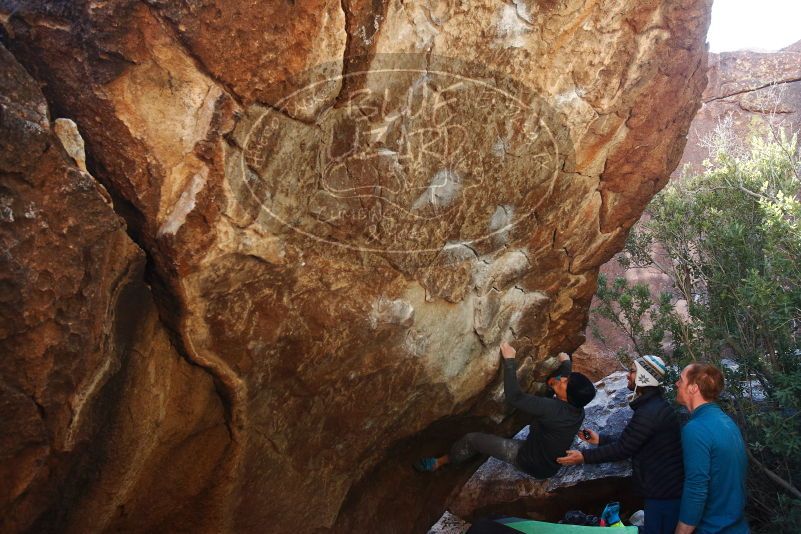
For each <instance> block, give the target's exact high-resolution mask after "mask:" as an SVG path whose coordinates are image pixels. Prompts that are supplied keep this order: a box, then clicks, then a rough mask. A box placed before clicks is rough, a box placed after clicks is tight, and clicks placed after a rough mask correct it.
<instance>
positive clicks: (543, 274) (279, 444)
mask: <svg viewBox="0 0 801 534" xmlns="http://www.w3.org/2000/svg"><path fill="white" fill-rule="evenodd" d="M710 3H711V2H710V1H709V0H682V1H679V2H676V1H670V2H668V1H657V0H650V1H647V2H641V1H640V2H633V1H625V0H617V1H605V2H598V1H591V2H586V1H579V0H568V1H565V2H549V1H539V0H537V1H533V0H532V1H529V2H523V1H518V2H513V3H509V4H506V3H500V4H499V3H492V2H483V1H476V2H470V3H464V2H452V1H442V2H435V3H433V4H432V3H430V2H411V3H409V2H398V1H394V0H387V1H381V2H372V3H366V2H360V1H357V0H352V1H345V2H323V1H311V2H309V1H305V0H303V1H298V2H291V3H286V4H281V5H279V4H274V5H270V6H266V7H265V6H263V5H258V4H253V3H252V2H244V1H239V0H232V1H227V2H224V3H223V2H211V1H208V0H191V1H187V2H182V3H180V4H179V3H177V2H167V1H161V0H148V1H145V2H134V1H133V0H115V1H111V2H104V3H97V2H87V1H78V2H72V3H69V4H63V3H56V2H45V1H33V2H25V3H19V2H16V1H11V0H2V1H0V14H2V21H3V28H4V34H3V35H4V39H3V41H4V42H5V43H6V44H7V45H8V47H9V48H10V50H11V51H12V52H13V53H14V55H15V56H16V57H17V58H18V59H19V60H20V61H21V62H22V63H23V64H24V65H25V66H26V68H28V70H29V71H30V72H31V73H32V74H33V75H34V76H35V77H36V78H37V79H38V80H40V81H41V82H42V83H43V84H44V86H43V87H44V91H45V94H46V96H47V98H48V101H49V102H50V104H51V106H53V109H55V110H57V111H58V113H59V114H62V115H65V116H68V117H69V118H70V119H72V120H73V121H74V122H75V124H77V128H78V130H79V131H80V132H81V134H82V136H83V139H84V142H85V150H86V162H87V167H88V168H89V169H90V170H91V172H92V173H93V174H94V175H95V176H96V177H97V178H98V180H99V181H100V182H101V183H102V184H103V185H104V186H105V187H106V189H107V190H108V191H109V194H110V196H111V198H112V199H113V200H114V207H115V209H116V210H117V212H118V213H120V214H121V215H123V216H124V217H125V219H126V222H127V224H128V227H129V231H130V233H131V235H132V236H133V237H134V239H135V240H136V241H137V243H138V245H140V246H141V247H142V248H143V249H144V250H145V251H146V252H147V258H148V260H149V263H148V276H149V280H150V281H151V283H152V285H153V287H154V292H155V301H156V304H157V308H158V313H159V317H160V318H161V320H162V321H163V325H164V328H166V329H167V331H169V332H170V333H171V340H172V341H173V343H174V344H175V353H177V354H178V355H180V357H181V358H182V360H181V361H175V362H174V365H175V366H179V367H180V366H181V365H183V366H187V368H188V369H190V370H191V371H192V373H195V374H199V375H200V376H201V377H202V380H201V379H200V378H197V379H196V382H197V384H198V386H197V387H198V388H199V389H200V390H203V391H205V393H203V395H201V394H200V393H196V392H195V390H194V389H190V390H189V391H184V392H183V393H180V388H178V390H179V392H176V393H174V394H176V395H188V394H189V393H190V392H192V393H193V394H197V395H198V396H199V397H198V398H197V399H191V400H190V399H187V404H183V403H182V404H181V405H182V406H184V407H185V409H186V410H188V412H189V413H187V414H184V415H185V416H186V417H188V418H190V420H191V421H193V423H192V424H194V425H196V426H197V425H199V426H200V427H202V428H207V429H209V428H217V427H214V426H213V424H212V422H213V421H218V420H219V417H220V413H219V410H220V409H222V410H223V413H222V417H223V418H224V420H225V423H226V425H227V426H226V429H227V432H228V434H227V436H226V437H227V438H229V439H230V442H227V444H226V445H225V446H222V445H219V444H222V443H223V440H222V438H219V439H218V438H217V437H215V438H214V439H211V438H209V440H208V441H209V443H210V445H209V447H208V448H207V449H203V448H201V449H198V450H194V449H193V450H178V449H176V445H163V446H162V447H161V448H160V449H158V451H157V452H158V454H159V455H160V456H159V458H162V459H164V460H165V461H166V459H168V458H173V457H175V456H176V455H185V457H186V458H187V461H191V460H194V461H195V463H196V465H197V467H198V470H199V472H198V473H197V474H195V473H192V474H191V476H190V473H188V472H185V473H184V475H185V476H186V477H190V478H191V479H192V482H193V484H194V486H192V487H193V488H195V489H196V490H197V491H196V492H195V493H193V495H194V497H192V498H187V499H186V500H185V501H184V502H183V508H182V510H186V511H187V513H191V511H197V512H198V517H201V516H203V514H206V515H208V517H207V518H206V521H205V522H204V525H205V527H204V528H206V529H208V530H209V531H215V532H226V531H228V532H260V531H263V530H264V528H265V525H269V528H270V530H271V531H272V532H301V531H311V530H314V529H333V530H339V531H358V530H360V529H362V530H364V529H369V528H375V524H376V523H375V521H378V520H381V517H380V516H381V510H389V508H388V507H387V506H380V505H379V506H377V507H373V506H368V503H379V504H380V503H388V502H390V501H391V500H392V496H393V495H394V494H396V493H397V487H396V485H395V483H387V482H386V481H387V480H392V476H391V474H392V473H393V470H395V471H397V472H401V471H403V472H406V471H407V470H408V468H407V467H406V464H405V462H403V465H401V462H399V458H398V457H397V454H400V453H399V452H398V451H400V450H405V451H406V454H409V455H414V454H417V453H418V452H419V451H420V450H421V444H420V443H417V442H416V441H415V436H416V435H418V433H420V432H422V431H425V432H428V433H429V434H425V435H433V434H437V433H440V434H442V435H443V436H444V435H446V434H447V436H446V437H447V438H452V437H456V432H457V430H456V427H455V426H453V425H452V424H451V423H452V422H453V421H454V419H449V420H448V421H450V422H451V423H445V422H443V421H444V420H445V419H446V418H450V417H452V416H454V415H457V414H459V415H461V416H464V417H466V418H468V417H469V418H471V419H465V421H468V420H470V421H477V420H479V419H480V418H482V417H486V416H498V415H499V410H500V405H499V403H498V400H499V396H498V392H499V386H500V384H499V377H498V368H499V361H498V350H497V347H498V344H499V343H500V342H501V341H502V340H504V339H513V338H514V339H516V340H517V345H518V348H519V357H520V358H521V360H524V363H525V366H523V367H522V368H523V369H529V370H534V371H535V373H536V371H537V370H538V369H539V368H540V367H539V366H540V364H541V362H542V361H543V360H544V359H545V358H546V357H548V356H549V355H551V354H552V353H554V352H556V351H558V350H563V349H568V350H569V349H572V348H575V347H576V346H578V345H579V344H580V342H581V340H582V337H581V335H580V334H579V333H578V332H579V331H580V329H581V327H582V325H583V323H584V321H585V319H586V314H587V307H588V304H589V302H590V299H591V297H592V294H593V292H594V290H595V281H596V275H597V269H598V266H599V265H601V264H602V263H603V262H604V261H606V260H607V259H609V258H610V257H611V256H612V254H614V253H615V252H616V251H617V250H618V249H619V248H620V246H621V244H622V242H623V239H624V238H625V235H626V232H627V231H628V228H629V227H630V226H631V224H633V222H634V221H635V220H636V219H637V218H638V216H639V214H640V212H641V210H642V208H643V206H644V205H645V203H646V202H647V201H648V199H649V198H650V197H651V196H652V195H653V194H654V193H655V192H656V191H658V190H659V188H660V187H662V185H663V184H664V183H665V181H666V180H667V178H668V176H669V175H670V173H671V172H672V171H673V169H674V167H675V165H676V163H677V161H678V159H679V157H680V155H681V151H682V148H683V146H684V138H685V135H686V131H687V127H688V125H689V122H690V120H691V118H692V117H693V115H694V113H695V111H696V108H697V104H698V99H699V97H700V94H701V91H702V90H703V87H704V84H705V72H706V54H705V51H704V45H703V42H704V36H705V33H706V28H707V25H708V11H709V7H710ZM66 130H67V133H69V128H66ZM68 144H69V145H70V147H74V143H68ZM70 150H72V148H70ZM76 164H79V163H76ZM77 220H78V219H77V218H76V221H77ZM123 257H124V255H123V254H121V253H118V254H116V255H114V256H113V259H114V261H118V262H119V261H121V259H122V258H123ZM97 267H100V266H99V265H97ZM102 270H103V272H104V273H105V274H106V275H107V271H109V272H110V271H111V270H112V269H111V267H105V268H103V269H102ZM107 293H108V291H106V292H105V293H104V294H107ZM98 309H103V310H106V309H108V306H105V307H102V308H98ZM96 319H97V320H98V321H101V322H102V324H106V322H105V319H104V317H103V316H97V317H96ZM151 326H152V328H155V329H159V328H161V325H159V324H156V323H154V324H152V325H151ZM135 339H137V340H139V338H135ZM153 339H158V338H157V337H154V338H153ZM140 341H141V340H140ZM150 341H151V339H150V338H149V339H148V342H150ZM164 342H165V343H166V339H164ZM168 352H169V351H168ZM150 353H151V354H154V357H155V353H153V352H150ZM163 358H165V359H168V358H167V357H166V356H164V357H163ZM164 362H165V360H162V359H156V360H154V363H153V365H167V364H166V363H164ZM81 365H87V366H88V367H90V368H93V369H94V368H95V366H94V365H93V364H92V365H90V364H89V363H82V364H81ZM170 365H173V364H170ZM187 372H188V371H187ZM176 373H177V371H170V372H169V373H166V374H167V376H174V375H175V374H176ZM163 375H164V373H158V374H157V375H156V377H157V378H159V379H162V380H167V378H165V377H164V376H163ZM210 382H213V385H214V392H215V393H216V395H217V397H215V398H214V400H213V401H212V400H211V399H209V398H207V397H206V396H205V395H206V394H207V393H208V392H207V391H206V390H204V387H205V386H203V385H202V384H209V383H210ZM153 387H156V388H157V389H158V388H159V387H166V385H162V386H153ZM134 390H136V388H134ZM170 391H171V392H172V391H173V390H172V389H171V390H170ZM131 395H133V390H132V392H131ZM121 402H122V401H121ZM130 402H134V400H133V399H131V400H130ZM135 402H141V403H142V404H141V410H142V411H145V412H148V413H150V412H153V411H155V412H158V411H159V409H157V405H156V404H155V403H153V404H148V403H147V401H146V399H142V398H139V400H137V401H135ZM158 406H163V405H158ZM167 417H168V418H169V417H171V416H169V415H168V416H167ZM171 420H172V419H171ZM449 424H451V426H448V425H449ZM136 428H137V429H136V430H132V429H131V428H128V427H124V426H123V427H119V430H118V431H117V432H118V433H120V434H122V435H128V434H126V433H127V432H133V433H134V434H135V433H136V432H137V431H138V429H139V427H136ZM445 428H448V429H450V430H447V431H444V430H443V431H440V430H439V429H445ZM460 430H463V429H460ZM117 432H115V435H116V433H117ZM209 432H211V430H209ZM180 442H181V441H180V439H178V438H176V442H175V443H180ZM218 445H219V446H218ZM153 450H154V453H153V454H156V452H155V451H156V449H153ZM160 468H161V464H159V463H157V462H155V460H154V461H153V463H151V464H149V465H147V466H145V465H143V464H140V471H139V473H140V478H139V479H138V480H140V481H141V482H140V485H139V486H136V487H134V485H133V484H130V485H126V489H125V495H126V496H127V497H126V498H128V499H130V500H131V502H134V503H138V505H139V506H145V505H146V500H147V499H148V498H152V495H150V494H149V493H148V492H149V491H150V490H151V488H153V487H156V486H153V484H167V483H168V482H167V481H165V480H163V479H161V478H159V476H158V474H159V471H158V469H160ZM212 470H215V471H214V472H215V473H216V475H215V476H216V483H217V485H216V486H214V491H211V490H209V491H206V490H203V491H201V490H200V489H199V488H201V487H204V486H203V483H204V481H206V480H207V478H204V477H205V476H206V474H207V473H209V472H211V471H212ZM179 471H180V469H179ZM195 475H197V476H195ZM368 475H369V476H368ZM148 477H149V478H148ZM173 480H174V481H175V484H178V485H181V487H184V486H183V485H184V481H183V480H182V479H181V478H180V477H177V478H175V479H173ZM372 480H375V481H377V482H375V483H372V482H371V481H372ZM146 481H149V482H146ZM108 484H109V485H112V484H111V482H110V480H109V481H108ZM148 484H150V485H148ZM417 484H423V485H425V486H426V487H428V486H431V487H434V486H436V485H437V481H436V480H431V479H429V480H428V481H426V482H417ZM109 487H110V486H109ZM159 487H163V486H159ZM98 491H100V490H98ZM187 491H188V490H187ZM409 493H411V495H410V496H409V497H407V499H409V501H407V502H409V503H410V504H411V506H410V509H411V510H418V509H422V507H418V506H416V504H419V502H420V501H422V500H423V499H424V495H426V493H425V491H423V492H419V493H415V492H409ZM89 494H90V493H87V495H89ZM211 497H214V504H213V505H209V504H208V502H207V499H210V498H211ZM415 498H417V499H418V501H417V502H415V501H414V499H415ZM94 502H96V501H95V500H94V499H89V500H85V501H81V506H86V507H88V509H89V510H93V508H92V506H93V504H92V503H94ZM127 504H128V501H127V500H125V499H122V500H121V501H119V502H118V503H117V507H118V509H120V507H122V508H124V512H123V511H118V512H116V513H115V514H111V512H110V511H109V510H110V508H109V509H106V510H105V511H104V513H105V514H106V515H104V516H103V517H104V518H106V523H105V524H106V525H107V528H108V529H117V528H127V526H128V525H129V524H128V523H126V521H133V519H132V516H131V514H133V513H134V512H128V508H127ZM368 509H369V511H368ZM75 510H76V511H75V514H74V515H71V516H69V517H66V518H62V521H63V524H65V525H68V527H69V528H73V529H79V528H80V527H81V526H82V524H81V523H80V520H79V519H77V514H78V512H79V511H80V509H79V508H75ZM201 511H202V512H203V514H201V513H200V512H201ZM310 511H313V513H310ZM426 514H428V511H426V512H425V513H424V512H420V513H419V514H418V515H417V516H415V514H414V513H412V514H411V515H410V516H405V517H399V518H398V517H396V518H395V521H396V523H397V524H395V525H393V526H392V527H391V528H394V529H396V530H398V531H403V530H409V531H411V530H414V529H415V528H417V530H418V531H419V530H420V526H421V525H425V526H426V527H427V526H428V525H429V524H430V523H431V522H433V520H434V519H436V517H437V516H438V515H433V516H431V515H426ZM384 515H385V516H395V515H396V514H394V513H389V512H385V513H384ZM82 517H89V516H86V515H85V514H84V515H83V516H82ZM165 521H166V519H165ZM382 524H383V525H385V526H386V525H389V523H386V522H382ZM164 525H168V523H164ZM386 528H390V527H388V526H387V527H386Z"/></svg>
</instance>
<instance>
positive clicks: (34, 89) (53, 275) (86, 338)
mask: <svg viewBox="0 0 801 534" xmlns="http://www.w3.org/2000/svg"><path fill="white" fill-rule="evenodd" d="M0 73H1V74H0V106H2V108H0V109H2V114H1V115H0V204H1V205H2V208H0V209H2V212H1V214H2V215H1V219H0V243H2V256H1V257H0V287H2V292H0V295H1V298H2V300H0V317H1V318H2V320H0V324H2V327H0V354H2V358H0V419H2V421H3V424H2V425H1V426H0V455H1V456H0V475H2V476H0V518H1V519H0V530H2V531H3V532H22V531H31V532H46V531H50V530H58V531H65V530H66V531H70V532H89V531H101V530H105V529H106V528H109V526H110V525H112V524H113V525H115V526H116V527H118V528H123V529H125V528H131V527H135V528H137V529H141V530H142V531H145V530H151V531H152V530H153V529H158V528H163V529H174V528H176V527H178V526H183V527H189V526H191V525H193V524H195V521H199V524H202V523H203V521H204V520H205V519H207V518H208V517H209V516H210V515H212V514H211V512H210V513H208V514H203V513H202V509H200V508H198V509H196V510H192V511H191V512H190V511H188V510H187V511H183V512H182V511H181V504H182V503H183V502H184V501H185V500H186V499H189V498H190V495H191V496H192V497H191V498H192V499H194V500H197V499H198V496H199V495H200V494H202V492H204V491H206V492H209V497H211V496H212V494H213V492H214V488H215V487H216V486H217V485H218V480H217V479H216V478H215V476H213V472H214V470H215V469H216V468H217V467H218V466H219V465H221V463H222V460H223V458H224V453H225V450H226V448H227V447H228V445H229V436H228V432H227V428H226V425H225V420H224V418H223V410H222V406H221V404H222V403H221V401H220V399H219V396H218V395H217V394H216V392H215V390H214V385H213V382H212V380H211V377H210V376H209V375H208V374H206V373H204V372H202V371H201V370H199V369H197V368H195V367H192V366H190V365H189V364H188V363H187V362H186V360H185V359H184V358H182V357H180V356H179V355H178V354H177V353H176V352H175V350H174V349H173V348H172V345H171V343H170V340H169V338H168V336H167V333H166V332H165V330H164V328H163V327H162V326H161V324H160V322H159V319H158V314H157V311H156V308H155V306H154V304H153V300H152V297H151V296H150V293H149V290H148V288H147V286H145V284H144V282H143V280H142V270H143V267H144V254H143V253H142V251H141V250H140V249H139V248H138V247H137V246H136V245H135V244H134V243H133V242H132V241H131V240H130V238H129V237H128V235H127V234H126V232H125V225H124V222H123V221H122V219H120V218H119V217H118V216H117V215H116V214H115V213H114V211H113V209H112V206H111V200H110V198H109V195H108V193H107V192H106V191H105V189H104V188H103V187H102V186H100V185H99V184H98V183H97V182H96V181H95V179H94V178H93V177H92V176H91V175H90V174H89V173H87V172H86V170H85V168H82V167H80V166H79V164H80V162H82V161H83V152H82V150H80V146H81V144H82V140H81V138H80V136H79V135H78V132H77V130H76V129H75V128H74V123H73V124H72V125H71V126H70V123H69V121H65V120H61V119H60V120H59V121H56V124H54V123H53V122H51V121H50V118H49V114H48V108H47V103H46V101H45V99H44V96H43V95H42V93H41V91H40V89H39V87H38V85H37V84H36V83H35V82H34V81H33V79H32V78H30V77H29V76H28V74H27V73H26V72H25V71H24V70H23V68H22V67H21V66H20V65H19V64H18V63H17V62H16V61H15V60H14V58H13V57H12V56H11V54H9V52H8V51H7V50H6V49H5V48H2V47H0ZM57 133H58V134H59V137H57V135H56V134H57ZM60 138H61V139H68V140H71V141H72V142H67V143H66V144H64V145H62V142H61V141H60ZM198 460H200V461H198ZM203 500H205V499H204V498H203V497H200V500H198V503H199V502H201V501H203ZM209 504H211V503H209ZM187 512H190V513H187ZM199 513H200V515H198V514H199Z"/></svg>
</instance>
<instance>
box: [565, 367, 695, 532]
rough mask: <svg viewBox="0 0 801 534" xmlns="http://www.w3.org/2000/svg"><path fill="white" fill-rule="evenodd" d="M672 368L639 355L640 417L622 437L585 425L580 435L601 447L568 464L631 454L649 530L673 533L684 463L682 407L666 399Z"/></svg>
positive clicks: (635, 372)
mask: <svg viewBox="0 0 801 534" xmlns="http://www.w3.org/2000/svg"><path fill="white" fill-rule="evenodd" d="M666 371H667V367H666V366H665V362H664V361H663V360H662V358H660V357H659V356H654V355H651V354H647V355H645V356H641V357H639V358H636V359H635V360H634V362H633V363H632V365H631V367H630V368H629V373H628V384H627V386H628V389H629V390H631V391H633V392H634V393H633V395H632V399H631V401H630V406H631V408H632V410H634V415H633V416H632V418H631V420H630V421H629V423H628V425H626V428H625V429H623V433H622V434H620V437H618V438H613V437H612V436H605V435H603V434H598V433H597V432H595V431H593V430H590V429H586V428H585V429H582V430H581V431H580V432H579V434H578V436H579V438H580V439H581V440H582V441H586V442H588V443H590V444H593V445H600V446H599V447H597V448H591V449H583V450H569V451H566V455H565V456H564V457H562V458H558V459H557V460H556V461H557V462H559V463H560V464H562V465H576V464H581V463H587V464H599V463H606V462H616V461H618V460H625V459H627V458H631V460H632V469H633V478H634V481H635V484H636V485H637V486H638V489H639V491H640V492H641V493H642V495H643V497H645V529H644V532H645V534H673V531H674V530H675V528H676V525H677V523H678V520H679V506H680V503H681V491H682V485H683V483H684V462H683V458H682V449H681V427H680V424H679V418H678V416H677V414H676V411H675V410H674V409H673V408H672V407H671V406H670V405H669V404H668V402H667V401H666V400H665V399H664V397H663V390H662V387H661V386H662V384H663V382H664V380H665V374H666Z"/></svg>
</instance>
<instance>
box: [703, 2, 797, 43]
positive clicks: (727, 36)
mask: <svg viewBox="0 0 801 534" xmlns="http://www.w3.org/2000/svg"><path fill="white" fill-rule="evenodd" d="M707 41H708V42H709V51H710V52H730V51H734V50H759V51H766V52H767V51H775V50H779V49H780V48H784V47H785V46H788V45H791V44H793V43H795V42H797V41H801V0H714V3H713V4H712V25H711V26H710V27H709V33H708V34H707Z"/></svg>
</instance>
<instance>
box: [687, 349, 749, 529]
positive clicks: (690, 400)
mask: <svg viewBox="0 0 801 534" xmlns="http://www.w3.org/2000/svg"><path fill="white" fill-rule="evenodd" d="M723 387H724V381H723V373H721V372H720V370H719V369H718V368H717V367H715V366H713V365H709V364H703V363H694V364H690V365H688V366H687V367H685V368H684V370H683V371H682V372H681V376H680V377H679V380H678V382H676V402H678V403H679V404H683V405H684V406H686V407H687V409H688V410H690V421H689V422H688V423H687V424H686V425H685V426H684V428H683V429H682V431H681V444H682V448H683V451H684V452H683V454H684V487H683V490H682V495H681V508H680V512H679V524H678V526H677V527H676V534H690V533H693V532H694V533H696V534H713V533H715V534H717V533H720V534H742V533H747V532H748V523H747V522H746V520H745V477H746V472H747V469H748V458H747V455H746V451H745V442H744V441H743V436H742V434H740V429H739V428H738V427H737V424H736V423H735V422H734V421H732V419H731V417H729V416H728V415H726V414H725V413H724V412H723V410H721V409H720V406H718V405H717V404H716V403H715V401H716V400H717V399H718V397H719V396H720V393H721V391H723Z"/></svg>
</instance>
